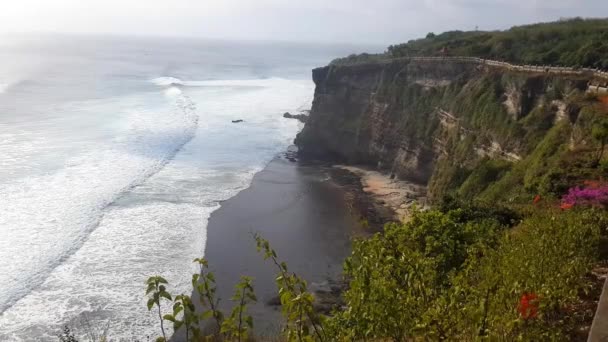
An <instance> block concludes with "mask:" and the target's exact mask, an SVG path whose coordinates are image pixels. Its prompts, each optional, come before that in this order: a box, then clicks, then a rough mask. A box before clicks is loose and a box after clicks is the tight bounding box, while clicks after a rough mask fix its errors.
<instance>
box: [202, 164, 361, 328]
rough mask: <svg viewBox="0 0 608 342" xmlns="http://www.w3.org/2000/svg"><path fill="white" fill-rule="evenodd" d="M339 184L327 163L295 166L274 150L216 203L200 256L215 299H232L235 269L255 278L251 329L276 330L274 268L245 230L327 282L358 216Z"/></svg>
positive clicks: (322, 284)
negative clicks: (244, 184)
mask: <svg viewBox="0 0 608 342" xmlns="http://www.w3.org/2000/svg"><path fill="white" fill-rule="evenodd" d="M345 196H346V194H345V192H344V190H343V188H342V187H340V186H338V185H336V184H335V183H334V182H333V181H331V180H330V177H329V172H328V169H327V168H323V167H319V166H302V165H299V164H298V163H294V162H292V161H289V160H287V159H286V157H285V156H281V157H277V158H275V159H274V160H273V161H272V162H271V163H270V164H269V165H268V166H267V167H266V168H265V169H264V170H263V171H261V172H259V173H258V174H256V175H255V177H254V179H253V182H252V184H251V186H250V187H249V188H248V189H246V190H243V191H242V192H240V193H239V194H238V195H237V196H235V197H233V198H231V199H229V200H227V201H225V202H224V203H222V206H221V208H220V209H218V210H217V211H215V212H214V213H213V214H212V215H211V217H210V219H209V224H208V227H207V246H206V249H205V257H206V258H207V260H208V261H209V265H210V268H211V270H212V271H213V272H214V273H215V276H216V279H217V286H218V295H219V296H220V297H221V298H222V301H221V303H220V305H221V307H222V308H223V309H224V310H229V308H230V307H231V306H232V305H231V303H230V301H229V298H230V297H231V296H232V293H233V287H234V284H236V283H237V282H238V281H239V278H240V276H241V275H248V276H251V277H253V278H254V287H255V292H256V295H257V296H258V303H257V304H256V305H254V306H252V307H251V308H250V312H251V313H252V315H253V316H254V324H255V330H256V333H257V334H262V335H267V334H268V335H272V334H273V332H277V331H278V330H280V322H281V320H280V312H279V307H277V306H272V305H269V304H268V302H270V301H272V300H273V299H274V298H276V295H277V290H276V285H275V283H274V279H275V272H276V269H275V268H274V266H273V265H272V264H271V263H270V262H269V261H264V260H263V257H262V255H260V253H258V252H257V251H256V246H255V241H254V240H253V237H252V233H253V232H257V233H260V234H261V235H262V236H263V237H264V238H265V239H267V240H268V241H269V242H270V244H271V246H272V247H273V248H274V249H275V250H276V252H277V253H278V256H279V258H280V259H282V260H284V261H286V262H287V264H288V266H289V268H290V270H292V271H295V272H296V273H297V274H299V275H301V276H302V277H304V278H305V279H306V280H307V281H308V283H309V285H311V288H312V289H313V290H314V289H315V288H321V289H323V288H325V289H328V282H329V283H331V282H332V280H333V281H335V280H339V279H340V278H341V270H342V263H343V261H344V259H345V258H346V256H348V255H349V253H350V246H351V244H350V238H351V236H352V234H353V232H354V231H356V230H358V229H359V228H360V227H359V223H358V220H357V219H356V218H355V217H354V216H355V215H352V214H351V212H350V211H349V209H348V206H347V201H345Z"/></svg>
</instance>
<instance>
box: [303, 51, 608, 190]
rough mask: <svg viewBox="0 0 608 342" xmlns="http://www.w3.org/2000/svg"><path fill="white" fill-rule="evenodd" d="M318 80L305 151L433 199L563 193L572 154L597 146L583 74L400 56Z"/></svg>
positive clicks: (593, 105)
mask: <svg viewBox="0 0 608 342" xmlns="http://www.w3.org/2000/svg"><path fill="white" fill-rule="evenodd" d="M313 80H314V82H315V84H316V90H315V96H314V101H313V107H312V110H311V113H310V117H309V120H308V122H307V123H306V125H305V127H304V129H303V130H302V132H301V133H300V134H299V135H298V137H297V138H296V144H297V145H298V147H299V150H300V154H301V155H302V156H303V157H312V158H318V159H329V160H333V161H337V162H345V163H351V164H366V165H370V166H373V167H376V168H378V169H380V170H383V171H386V172H388V173H391V174H394V175H396V176H397V177H399V178H402V179H407V180H411V181H414V182H417V183H421V184H426V185H428V186H429V195H430V196H431V198H437V197H438V196H440V195H442V194H445V193H447V192H450V191H452V192H456V193H457V194H459V195H461V196H464V197H472V196H478V195H481V196H482V197H483V198H485V199H487V200H493V199H496V197H497V196H500V197H502V199H505V195H507V193H509V194H513V196H515V195H514V191H513V189H512V188H513V187H519V188H521V191H519V190H518V191H517V195H518V196H519V195H522V194H527V195H530V194H533V193H537V192H543V193H550V194H557V193H559V191H561V190H562V189H560V188H559V187H560V186H561V185H560V184H561V183H560V182H559V181H560V179H561V178H563V177H566V176H568V177H569V176H570V174H568V175H564V174H561V173H560V172H561V171H560V170H562V169H563V165H562V164H563V163H564V162H565V160H568V158H571V157H572V155H573V154H575V155H581V153H575V152H576V151H579V152H580V151H584V152H585V153H587V154H590V153H592V151H594V148H597V146H595V143H594V142H593V141H592V139H591V138H590V130H591V124H592V123H593V122H594V121H596V120H597V119H598V118H599V117H600V116H601V115H602V113H601V112H602V110H603V109H601V108H600V109H598V108H599V107H598V106H599V104H597V103H599V102H598V101H597V100H596V98H594V97H591V96H589V95H586V93H585V92H586V90H587V86H588V83H589V80H588V79H585V78H584V77H581V76H573V75H570V76H567V75H553V74H547V73H542V72H539V73H529V72H514V71H506V70H504V69H501V68H495V67H492V66H489V65H483V64H478V63H467V62H464V61H463V62H458V61H421V60H418V61H414V60H408V59H396V60H389V61H381V62H372V63H359V64H352V65H329V66H326V67H322V68H318V69H315V70H313ZM583 154H584V153H583ZM560 177H561V178H560ZM524 197H525V196H524Z"/></svg>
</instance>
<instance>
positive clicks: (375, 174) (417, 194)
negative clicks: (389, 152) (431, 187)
mask: <svg viewBox="0 0 608 342" xmlns="http://www.w3.org/2000/svg"><path fill="white" fill-rule="evenodd" d="M335 167H336V168H340V169H343V170H347V171H349V172H351V173H353V174H354V175H356V176H357V177H359V178H360V181H361V186H362V187H363V188H362V190H363V192H365V193H366V194H367V195H368V196H369V197H370V198H371V199H372V200H373V201H374V202H375V203H376V204H377V205H379V206H384V207H388V208H389V209H391V210H392V211H393V212H394V215H393V219H394V220H395V221H400V222H407V221H408V220H409V218H410V216H411V208H412V206H413V205H416V206H417V207H418V208H427V207H428V205H427V200H426V192H427V189H426V186H423V185H419V184H414V183H412V182H408V181H404V180H400V179H396V178H391V176H390V175H388V174H385V173H382V172H379V171H376V170H372V169H369V168H366V167H357V166H346V165H336V166H335Z"/></svg>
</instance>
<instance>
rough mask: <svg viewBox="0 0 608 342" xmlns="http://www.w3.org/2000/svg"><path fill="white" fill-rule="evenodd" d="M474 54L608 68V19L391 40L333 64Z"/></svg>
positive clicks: (515, 61)
mask: <svg viewBox="0 0 608 342" xmlns="http://www.w3.org/2000/svg"><path fill="white" fill-rule="evenodd" d="M442 55H449V56H475V57H481V58H487V59H494V60H504V61H507V62H511V63H515V64H539V65H559V66H571V67H589V68H599V69H608V19H581V18H574V19H568V20H560V21H556V22H549V23H539V24H532V25H525V26H515V27H512V28H511V29H509V30H505V31H466V32H465V31H448V32H444V33H441V34H434V33H429V34H427V36H426V37H425V38H422V39H416V40H410V41H409V42H407V43H404V44H398V45H391V46H389V47H388V49H387V51H386V52H385V53H384V54H376V55H371V54H361V55H351V56H349V57H346V58H340V59H337V60H334V61H333V62H332V64H351V63H358V62H363V61H374V60H383V59H389V58H398V57H410V56H442Z"/></svg>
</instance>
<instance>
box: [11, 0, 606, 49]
mask: <svg viewBox="0 0 608 342" xmlns="http://www.w3.org/2000/svg"><path fill="white" fill-rule="evenodd" d="M573 16H582V17H608V0H0V32H63V33H111V34H120V35H162V36H195V37H203V38H217V39H247V40H290V41H323V42H343V43H378V44H390V43H396V42H402V41H406V40H408V39H411V38H417V37H420V36H421V35H424V34H426V33H427V32H430V31H434V32H437V33H438V32H443V31H446V30H453V29H460V30H471V29H474V28H475V26H478V27H479V29H481V30H490V29H504V28H508V27H510V26H513V25H518V24H525V23H531V22H538V21H549V20H556V19H559V18H560V17H573Z"/></svg>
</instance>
